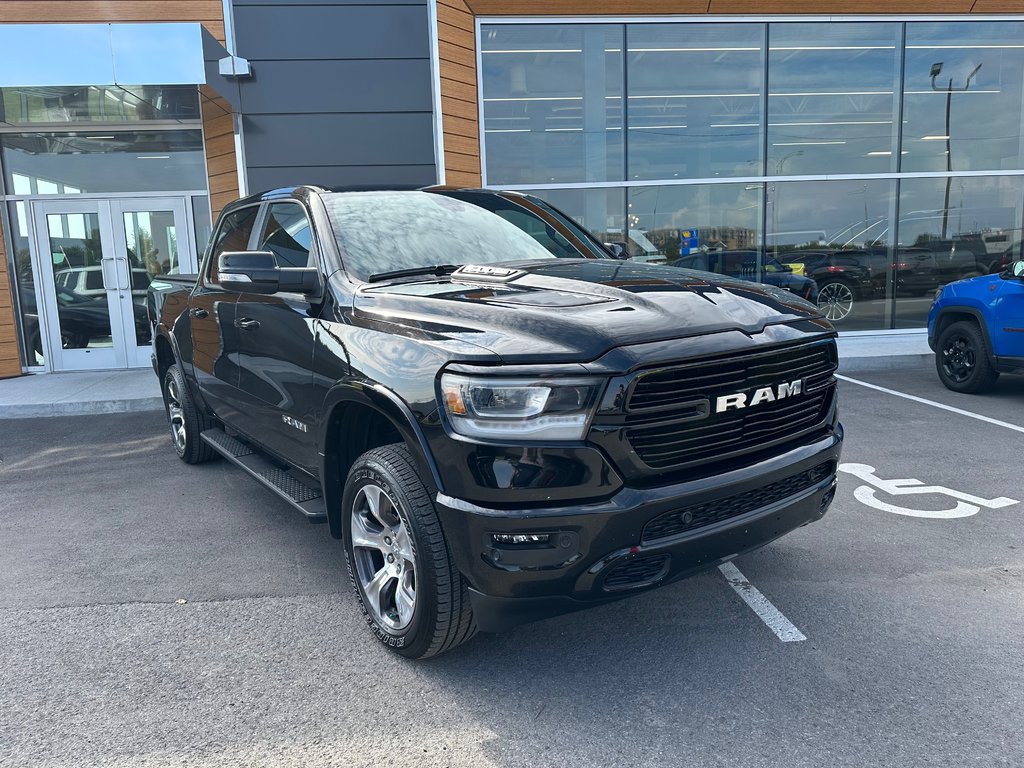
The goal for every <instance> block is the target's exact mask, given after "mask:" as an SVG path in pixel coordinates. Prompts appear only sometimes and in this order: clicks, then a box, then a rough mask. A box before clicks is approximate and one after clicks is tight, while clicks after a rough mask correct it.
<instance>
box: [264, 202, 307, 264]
mask: <svg viewBox="0 0 1024 768" xmlns="http://www.w3.org/2000/svg"><path fill="white" fill-rule="evenodd" d="M311 242H312V232H310V228H309V219H308V218H307V217H306V212H305V210H303V208H302V206H301V205H298V204H297V203H273V204H272V205H271V206H270V210H269V211H267V220H266V224H264V226H263V233H262V234H261V235H260V239H259V242H258V243H257V244H256V250H257V251H270V252H271V253H273V254H274V256H276V257H277V266H279V267H312V266H315V265H316V264H315V262H314V261H313V259H312V256H311Z"/></svg>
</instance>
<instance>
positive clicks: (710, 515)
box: [641, 461, 835, 544]
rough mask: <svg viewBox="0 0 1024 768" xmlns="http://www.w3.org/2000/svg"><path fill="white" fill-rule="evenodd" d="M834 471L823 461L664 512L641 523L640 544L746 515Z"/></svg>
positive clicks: (812, 483)
mask: <svg viewBox="0 0 1024 768" xmlns="http://www.w3.org/2000/svg"><path fill="white" fill-rule="evenodd" d="M833 472H835V465H834V464H833V462H831V461H826V462H823V463H821V464H819V465H818V466H816V467H814V468H812V469H808V470H806V471H804V472H800V473H799V474H796V475H792V476H790V477H786V478H783V479H782V480H776V481H775V482H774V483H770V484H768V485H766V486H763V487H761V488H754V489H753V490H750V491H744V492H743V493H737V494H735V495H734V496H728V497H726V498H724V499H718V500H716V501H709V502H708V503H706V504H695V505H693V506H690V507H684V508H683V509H677V510H674V511H672V512H666V513H665V514H663V515H660V516H658V517H656V518H654V519H653V520H651V521H649V522H648V523H647V525H645V526H644V532H643V534H642V536H641V541H642V542H643V543H645V544H646V543H648V542H650V541H655V540H657V539H664V538H667V537H668V536H676V535H678V534H680V533H684V532H686V531H692V530H695V529H697V528H703V527H704V526H705V525H711V524H712V523H720V522H721V521H723V520H728V519H730V518H733V517H739V516H740V515H745V514H746V513H748V512H753V511H754V510H755V509H760V508H761V507H766V506H768V505H769V504H774V503H775V502H777V501H782V500H783V499H786V498H789V497H790V496H794V495H796V494H798V493H800V492H801V491H805V490H807V489H808V488H811V487H813V486H814V485H816V484H818V483H819V482H821V481H822V480H824V479H825V478H826V477H828V476H829V475H831V474H832V473H833Z"/></svg>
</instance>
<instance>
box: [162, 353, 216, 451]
mask: <svg viewBox="0 0 1024 768" xmlns="http://www.w3.org/2000/svg"><path fill="white" fill-rule="evenodd" d="M162 385H163V386H162V389H163V396H164V412H165V413H166V414H167V423H168V424H169V425H170V428H171V444H172V445H173V446H174V451H175V453H177V454H178V458H179V459H181V460H182V461H184V462H185V463H186V464H202V463H203V462H204V461H209V460H210V459H212V458H214V457H215V456H216V455H217V453H216V451H214V450H213V448H211V447H210V446H209V445H207V444H206V443H204V442H203V441H202V440H201V439H200V438H199V435H200V433H202V432H204V431H205V430H207V429H209V428H210V427H212V426H213V417H212V416H211V415H210V414H209V413H207V412H206V409H205V408H202V407H200V406H198V405H197V404H196V402H195V401H194V400H193V399H192V395H191V393H190V392H189V391H188V387H187V386H186V385H185V377H184V376H183V375H182V373H181V370H180V369H179V368H178V366H177V364H174V365H172V366H171V367H170V368H168V369H167V372H166V373H165V374H164V380H163V382H162Z"/></svg>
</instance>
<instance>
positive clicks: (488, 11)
mask: <svg viewBox="0 0 1024 768" xmlns="http://www.w3.org/2000/svg"><path fill="white" fill-rule="evenodd" d="M472 6H473V11H475V12H476V14H477V15H479V16H520V15H530V16H534V15H535V16H541V15H545V14H555V15H565V16H575V15H586V16H596V15H601V14H610V15H614V16H635V15H643V14H652V13H654V14H676V13H706V12H707V8H708V0H472Z"/></svg>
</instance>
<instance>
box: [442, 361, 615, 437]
mask: <svg viewBox="0 0 1024 768" xmlns="http://www.w3.org/2000/svg"><path fill="white" fill-rule="evenodd" d="M602 383H603V382H602V381H600V380H598V379H583V378H576V379H545V378H529V379H527V378H523V379H520V378H514V379H513V378H494V379H492V378H487V377H483V376H462V375H459V374H455V373H446V374H444V375H442V376H441V395H442V399H443V401H444V407H445V410H446V411H447V412H448V416H449V418H450V419H451V422H452V427H453V428H454V429H455V431H456V432H458V433H459V434H460V435H465V436H466V437H482V438H488V439H496V440H500V439H507V440H582V439H583V437H584V435H585V434H586V430H587V422H588V420H589V419H590V414H591V411H592V410H593V407H594V403H595V402H596V400H597V396H598V393H599V391H600V389H601V386H602Z"/></svg>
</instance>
